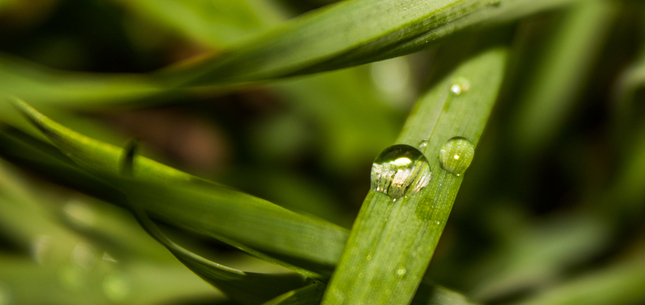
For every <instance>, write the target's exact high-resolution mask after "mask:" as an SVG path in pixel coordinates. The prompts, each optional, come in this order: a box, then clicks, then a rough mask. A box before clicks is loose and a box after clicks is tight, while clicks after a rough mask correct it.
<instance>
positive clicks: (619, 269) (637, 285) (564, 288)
mask: <svg viewBox="0 0 645 305" xmlns="http://www.w3.org/2000/svg"><path fill="white" fill-rule="evenodd" d="M637 254H638V255H634V257H631V258H628V259H625V260H624V261H622V262H618V263H615V264H614V265H612V266H609V267H606V268H603V269H601V270H597V271H593V272H589V273H587V274H584V275H582V276H579V277H577V278H574V279H572V280H570V281H568V282H565V283H562V284H560V285H557V286H554V287H553V288H551V289H548V290H546V291H543V292H540V293H538V294H537V295H536V296H534V297H532V298H529V299H528V300H526V301H522V302H517V303H515V304H518V305H567V304H586V305H623V304H624V305H628V304H643V302H645V293H643V291H645V260H644V259H643V257H644V256H643V255H644V254H645V253H643V252H642V251H640V253H637Z"/></svg>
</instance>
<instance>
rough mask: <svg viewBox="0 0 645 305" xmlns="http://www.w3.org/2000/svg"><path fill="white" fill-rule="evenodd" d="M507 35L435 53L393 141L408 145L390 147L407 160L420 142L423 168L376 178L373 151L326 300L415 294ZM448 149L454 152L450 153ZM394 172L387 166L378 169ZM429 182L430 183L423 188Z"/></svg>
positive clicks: (397, 299)
mask: <svg viewBox="0 0 645 305" xmlns="http://www.w3.org/2000/svg"><path fill="white" fill-rule="evenodd" d="M498 34H499V33H498ZM504 36H505V35H499V36H498V37H497V38H496V36H491V37H486V38H489V39H491V40H490V41H488V42H485V43H481V41H480V40H478V39H471V42H464V41H465V40H464V41H460V42H459V43H457V44H455V45H453V46H452V47H451V48H446V49H445V51H446V54H442V55H440V57H438V58H443V57H441V56H444V55H445V56H446V57H445V60H440V61H438V62H440V64H439V66H438V67H437V70H436V72H437V73H438V74H437V75H435V77H436V79H435V82H434V83H433V86H432V87H431V88H430V89H429V90H428V91H427V92H426V93H425V94H424V95H423V97H422V98H421V99H420V100H419V102H418V104H417V106H416V108H415V109H414V110H413V111H412V113H411V115H410V117H409V118H408V121H407V122H406V125H405V127H404V128H403V131H402V133H401V135H400V136H399V139H398V140H397V141H396V143H400V144H406V145H408V146H401V145H399V146H394V148H395V150H394V151H393V152H395V153H396V152H397V149H398V150H404V151H405V152H406V154H402V155H400V157H402V158H399V159H396V160H395V161H394V162H398V161H399V160H403V161H406V160H407V161H410V159H412V157H410V156H411V155H414V154H417V153H414V151H417V152H418V151H419V150H420V151H421V152H422V153H423V155H424V156H425V158H427V161H420V163H419V164H418V165H417V166H414V168H413V169H412V170H413V171H417V170H418V171H420V172H421V173H420V174H419V176H414V174H404V175H402V176H399V175H401V173H405V172H404V171H401V170H396V171H394V170H393V171H392V172H393V173H392V175H394V176H393V177H394V178H390V179H392V180H389V181H388V180H387V179H385V185H382V184H379V183H377V184H376V185H375V180H376V179H375V172H376V173H378V172H379V167H378V166H388V165H387V164H385V163H383V164H379V163H380V161H379V158H380V157H379V158H377V159H376V161H375V164H374V165H373V168H372V175H373V177H372V189H371V190H370V192H369V193H368V195H367V197H366V199H365V201H364V202H363V206H362V208H361V211H360V213H359V215H358V218H357V220H356V222H355V223H354V227H353V228H352V231H351V233H350V237H349V240H348V242H347V245H346V246H345V248H344V250H343V254H342V256H341V259H340V261H339V263H338V266H337V268H336V271H335V272H334V274H333V276H332V279H331V282H330V284H329V287H328V288H327V291H326V292H325V297H324V299H323V304H407V303H409V302H410V301H411V300H412V297H413V296H414V292H415V291H416V290H417V287H418V285H419V283H420V282H421V279H422V277H423V274H424V273H425V270H426V268H427V266H428V264H429V262H430V258H431V257H432V254H433V253H434V250H435V247H436V245H437V242H438V241H439V237H440V236H441V232H442V231H443V228H444V226H445V224H446V222H447V220H448V216H449V214H450V210H451V208H452V204H453V201H454V199H455V197H456V196H457V192H458V190H459V186H460V184H461V181H462V179H463V172H464V171H465V169H466V168H467V167H468V164H469V163H470V160H471V159H472V155H473V152H474V147H475V146H476V145H477V142H478V140H479V138H480V136H481V134H482V132H483V129H484V126H485V124H486V121H487V120H488V117H489V115H490V112H491V109H492V107H493V105H494V102H495V100H496V98H497V94H498V91H499V88H500V86H501V82H502V76H503V74H504V69H505V64H506V58H507V54H508V52H507V48H506V47H504V46H503V45H500V44H499V42H498V41H499V40H500V38H504ZM469 38H472V37H469ZM501 40H502V41H504V40H505V38H504V39H501ZM451 60H461V61H457V62H452V61H451ZM417 147H418V149H419V150H417V149H416V148H417ZM391 151H392V150H391V149H387V150H385V151H384V153H387V152H391ZM408 152H409V154H407V153H408ZM446 152H449V156H448V157H449V158H445V157H446V156H445V155H447V153H446ZM410 154H411V155H410ZM391 158H392V159H395V158H397V155H392V156H391ZM442 158H443V159H442ZM390 164H393V163H390ZM389 166H391V165H389ZM383 168H386V167H383ZM419 168H420V169H419ZM425 168H429V171H430V172H431V173H430V175H429V179H430V180H429V183H428V181H427V180H426V179H428V176H427V175H423V172H424V171H425V170H426V169H425ZM394 172H395V173H394ZM389 175H390V173H389V172H388V171H387V170H386V171H385V173H384V174H382V175H381V177H383V176H388V177H389ZM381 180H383V179H381ZM390 184H391V185H390ZM424 184H427V187H425V188H423V185H424ZM408 186H409V188H408ZM379 188H380V189H381V190H380V191H378V189H379ZM383 189H384V190H385V191H384V190H383ZM399 191H400V192H399ZM386 193H387V194H386ZM388 194H389V195H388ZM374 291H378V292H379V293H374Z"/></svg>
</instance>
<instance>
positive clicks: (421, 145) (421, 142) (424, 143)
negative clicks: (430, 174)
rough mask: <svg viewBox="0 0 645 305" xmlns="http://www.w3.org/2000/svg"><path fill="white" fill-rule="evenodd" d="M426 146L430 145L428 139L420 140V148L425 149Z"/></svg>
mask: <svg viewBox="0 0 645 305" xmlns="http://www.w3.org/2000/svg"><path fill="white" fill-rule="evenodd" d="M426 147H428V141H426V140H421V141H419V149H424V148H426Z"/></svg>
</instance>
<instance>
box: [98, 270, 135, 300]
mask: <svg viewBox="0 0 645 305" xmlns="http://www.w3.org/2000/svg"><path fill="white" fill-rule="evenodd" d="M130 285H131V284H130V281H129V280H128V278H127V277H125V276H124V275H123V274H121V273H118V272H115V273H112V274H108V275H107V276H106V277H105V278H104V279H103V293H105V297H107V299H108V300H110V301H112V302H115V303H121V302H123V301H125V299H126V298H127V297H128V295H129V294H130V291H131V290H132V289H131V287H130Z"/></svg>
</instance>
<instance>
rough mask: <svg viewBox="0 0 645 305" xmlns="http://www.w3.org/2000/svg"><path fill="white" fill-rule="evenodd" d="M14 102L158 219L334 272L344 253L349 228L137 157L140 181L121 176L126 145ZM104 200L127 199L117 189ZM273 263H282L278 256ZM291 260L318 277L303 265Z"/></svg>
mask: <svg viewBox="0 0 645 305" xmlns="http://www.w3.org/2000/svg"><path fill="white" fill-rule="evenodd" d="M16 105H17V106H18V107H19V108H20V109H21V111H23V113H24V114H25V115H27V116H28V117H29V118H30V120H31V121H32V122H33V123H34V124H36V125H37V126H38V127H39V129H41V130H42V131H43V133H45V135H47V136H48V138H49V139H50V140H51V141H52V142H53V143H54V144H55V145H56V146H57V147H58V148H59V149H60V150H61V151H62V152H63V153H65V155H67V156H68V157H69V158H71V159H72V160H74V161H75V162H76V163H77V164H78V165H80V166H81V168H82V169H83V170H84V171H86V173H87V175H89V176H97V177H100V179H99V180H103V181H105V182H107V183H108V184H109V185H110V186H111V187H112V188H115V189H117V190H118V191H120V192H123V193H124V195H125V197H126V198H127V200H129V201H132V202H133V203H136V204H137V205H139V206H141V207H142V208H143V209H145V210H146V211H147V212H148V213H150V214H151V215H152V216H153V217H155V218H161V219H163V220H164V221H166V222H169V223H171V224H174V225H177V226H179V227H183V228H186V229H190V230H193V231H195V232H198V233H201V234H205V235H210V236H212V237H216V238H219V239H220V240H222V241H224V242H228V243H231V244H232V245H233V246H236V247H241V248H242V249H243V250H245V251H251V252H252V254H253V255H256V256H259V255H262V253H261V252H269V253H272V254H276V255H280V256H284V259H287V260H292V261H294V264H304V265H306V266H307V267H306V268H312V269H315V271H316V272H318V273H323V274H328V273H329V272H330V270H331V268H333V265H334V264H335V263H336V260H337V259H338V256H339V255H340V251H341V249H342V247H343V245H344V242H345V240H346V238H347V233H346V231H345V230H344V229H342V228H340V227H338V226H336V225H333V224H331V223H329V222H326V221H323V220H320V219H315V218H311V217H306V216H302V215H299V214H296V213H294V212H291V211H288V210H286V209H284V208H281V207H279V206H277V205H274V204H271V203H269V202H267V201H264V200H262V199H259V198H256V197H253V196H250V195H247V194H244V193H241V192H239V191H236V190H233V189H230V188H228V187H225V186H222V185H218V184H216V183H212V182H209V181H206V180H202V179H199V178H196V177H193V176H190V175H188V174H186V173H183V172H180V171H178V170H175V169H173V168H170V167H167V166H164V165H161V164H159V163H157V162H154V161H152V160H150V159H147V158H144V157H135V158H134V160H133V171H132V177H135V179H127V178H123V177H121V171H122V169H123V166H122V156H123V155H124V153H123V150H122V149H120V148H118V147H114V146H111V145H108V144H106V143H102V142H99V141H96V140H93V139H90V138H87V137H85V136H82V135H80V134H78V133H75V132H73V131H71V130H69V129H67V128H65V127H63V126H61V125H59V124H57V123H55V122H53V121H51V120H50V119H48V118H47V117H45V116H43V115H42V114H40V113H38V112H37V111H36V110H35V109H33V108H31V107H30V106H29V105H27V104H26V103H24V102H22V101H19V100H17V101H16ZM95 180H96V179H95ZM98 187H101V186H98ZM106 200H112V201H114V200H117V201H119V200H121V201H122V199H119V196H118V195H117V196H114V195H113V196H112V197H110V198H106ZM117 203H119V202H117ZM120 203H121V204H122V205H125V206H126V207H127V206H128V204H127V203H124V202H120ZM252 249H258V250H260V252H257V251H254V250H252ZM262 258H263V259H270V258H269V257H268V256H263V257H262ZM273 262H276V263H279V261H278V260H275V259H274V260H273ZM308 263H311V264H313V265H308ZM287 265H288V267H291V268H295V269H296V270H297V271H299V272H302V273H304V274H306V275H308V276H312V277H318V278H320V275H317V274H315V273H311V272H307V270H305V269H301V268H296V267H294V266H292V265H289V264H287ZM322 278H323V279H324V276H323V277H322Z"/></svg>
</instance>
